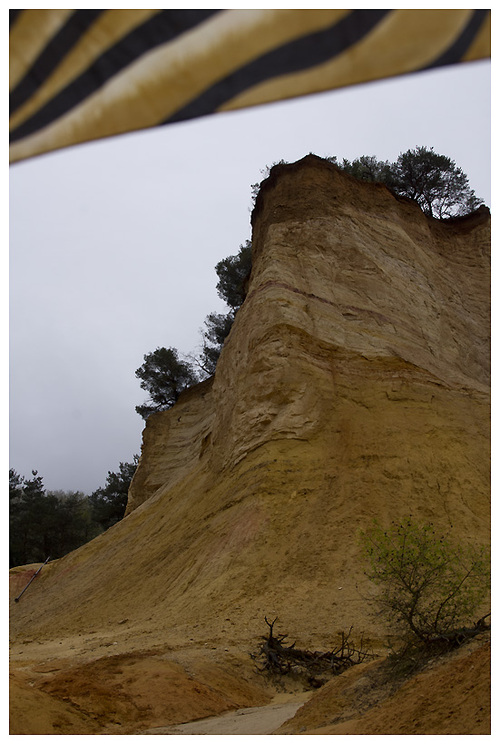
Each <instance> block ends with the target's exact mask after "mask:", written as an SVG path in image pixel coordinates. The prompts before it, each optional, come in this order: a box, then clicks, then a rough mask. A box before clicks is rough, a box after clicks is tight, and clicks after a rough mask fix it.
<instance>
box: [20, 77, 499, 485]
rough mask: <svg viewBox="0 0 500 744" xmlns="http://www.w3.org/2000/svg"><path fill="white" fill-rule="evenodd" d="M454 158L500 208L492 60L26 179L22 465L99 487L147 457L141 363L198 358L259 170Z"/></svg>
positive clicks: (104, 145)
mask: <svg viewBox="0 0 500 744" xmlns="http://www.w3.org/2000/svg"><path fill="white" fill-rule="evenodd" d="M418 145H426V146H429V147H430V146H432V147H434V148H435V150H436V152H438V153H440V154H444V155H447V156H449V157H451V158H452V159H454V160H455V161H456V163H457V165H459V166H460V167H461V168H463V170H464V171H465V173H466V174H467V175H468V176H469V180H470V184H471V186H472V188H473V189H474V190H475V191H476V194H477V196H479V197H481V198H483V199H484V201H485V202H486V204H487V205H488V206H490V204H491V201H490V199H491V192H490V158H491V155H490V63H489V62H475V63H471V64H467V65H460V66H458V67H453V68H445V69H443V70H441V71H432V72H426V73H420V74H415V75H412V76H406V77H404V78H397V79H395V80H389V81H383V82H378V83H372V84H368V85H362V86H357V87H354V88H350V89H346V90H339V91H333V92H331V93H326V94H320V95H315V96H309V97H307V98H302V99H297V100H294V101H288V102H284V103H276V104H270V105H267V106H264V107H259V108H255V109H248V110H244V111H240V112H232V113H226V114H218V115H215V116H212V117H207V118H203V119H198V120H194V121H190V122H185V123H180V124H175V125H170V126H167V127H162V128H158V129H155V130H148V131H147V132H142V133H136V134H130V135H124V136H121V137H118V138H114V139H109V140H106V141H101V142H98V143H92V144H87V145H81V146H78V147H75V148H70V149H67V150H64V151H61V152H58V153H54V154H49V155H44V156H41V157H39V158H36V159H33V160H30V161H28V162H22V163H19V164H15V165H13V166H11V168H10V247H11V253H10V414H11V430H10V466H11V467H13V468H15V469H16V470H17V472H19V473H20V474H22V475H25V476H29V475H30V474H31V470H33V469H36V470H38V472H39V474H40V475H42V476H43V478H44V483H45V485H46V487H47V488H48V489H63V490H81V491H84V492H85V493H91V492H92V491H93V490H95V489H96V488H97V487H99V486H101V485H104V483H105V480H106V475H107V472H108V470H112V471H114V470H116V469H117V468H118V465H119V463H120V462H125V461H126V462H129V461H131V459H132V456H133V455H134V454H135V453H139V452H140V447H141V433H142V429H143V424H144V422H143V420H142V419H141V418H140V416H139V415H138V414H137V413H136V412H135V406H136V405H138V404H140V403H143V402H144V401H145V399H146V393H145V392H144V391H142V390H141V388H140V386H139V380H137V378H136V377H135V374H134V372H135V370H136V369H137V368H138V367H139V366H140V365H141V364H142V362H143V357H144V354H146V353H148V352H150V351H153V350H154V349H155V348H157V347H158V346H175V347H176V348H178V349H179V351H180V352H181V353H183V354H188V353H189V352H193V351H196V350H197V349H198V347H199V345H200V329H201V328H202V327H203V321H204V319H205V317H206V315H207V314H208V313H209V312H211V311H213V310H216V311H219V312H225V311H226V309H227V308H226V307H225V305H224V304H223V303H222V301H221V300H220V299H219V298H218V296H217V293H216V290H215V285H216V282H217V276H216V274H215V271H214V266H215V264H216V263H217V261H219V260H220V259H221V258H225V257H226V256H229V255H232V254H235V253H236V252H237V251H238V248H239V246H240V244H241V243H243V242H244V241H245V240H247V239H248V238H250V237H251V234H250V206H251V191H250V185H251V184H252V183H255V182H256V181H260V180H261V179H262V176H261V173H260V171H261V169H263V168H265V166H266V165H268V164H271V163H272V162H274V161H276V160H280V159H281V158H283V159H285V160H287V161H294V160H298V159H300V158H301V157H303V156H304V155H306V154H307V153H309V152H314V153H316V154H317V155H337V156H338V157H339V158H343V157H346V158H349V159H352V158H355V157H357V156H359V155H363V154H367V155H375V156H376V157H377V158H379V159H383V160H386V159H387V160H395V159H396V158H397V156H398V155H399V153H400V152H402V151H405V150H407V149H409V148H413V147H415V146H418Z"/></svg>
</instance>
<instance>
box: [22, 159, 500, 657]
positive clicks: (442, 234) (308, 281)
mask: <svg viewBox="0 0 500 744" xmlns="http://www.w3.org/2000/svg"><path fill="white" fill-rule="evenodd" d="M489 246H490V218H489V212H488V210H486V209H484V210H480V211H479V212H477V213H475V214H474V215H472V216H470V217H468V218H464V219H460V220H455V221H450V222H446V223H441V222H439V221H437V220H433V219H429V218H427V217H426V216H425V215H424V214H423V213H422V212H421V210H420V209H419V207H418V206H417V205H415V204H413V203H411V202H409V201H407V200H401V199H397V198H395V197H394V196H393V195H392V194H391V193H390V192H389V191H388V190H387V189H386V188H385V187H384V186H377V185H373V184H367V183H361V182H358V181H356V180H354V179H353V178H351V177H350V176H348V175H346V174H343V173H341V172H340V171H338V170H337V169H336V168H335V166H333V165H331V164H329V163H327V162H325V161H323V160H321V159H319V158H316V157H314V156H308V157H307V158H305V159H304V160H302V161H300V162H298V163H296V164H292V165H286V166H277V167H276V168H274V169H273V171H272V172H271V176H270V178H269V179H268V180H267V181H266V182H264V184H263V187H262V189H261V192H260V195H259V197H258V200H257V204H256V208H255V210H254V214H253V250H254V256H253V268H252V275H251V278H250V282H249V287H248V295H247V298H246V300H245V302H244V304H243V305H242V307H241V308H240V310H239V311H238V313H237V316H236V320H235V323H234V325H233V328H232V330H231V333H230V335H229V338H228V339H227V341H226V344H225V347H224V349H223V351H222V355H221V357H220V360H219V363H218V365H217V371H216V374H215V376H214V378H213V379H212V380H210V381H207V382H205V383H203V384H201V385H199V386H197V387H195V388H193V389H191V390H189V391H187V392H186V393H185V394H184V395H183V396H181V399H180V400H179V401H178V403H177V404H176V405H175V407H174V408H172V409H171V410H169V411H166V412H164V413H161V414H156V415H154V416H152V417H150V418H149V419H148V422H147V426H146V429H145V432H144V442H143V449H142V455H141V460H140V464H139V467H138V470H137V472H136V475H135V477H134V480H133V483H132V486H131V489H130V494H129V505H128V516H127V517H126V518H125V519H124V520H122V521H121V522H120V523H118V524H117V525H115V526H114V527H113V528H112V529H111V530H108V531H107V532H106V533H105V534H104V535H101V536H100V537H99V538H97V539H96V540H94V541H92V542H91V543H89V544H88V545H85V546H83V547H82V548H80V549H79V550H78V551H75V552H74V553H72V554H70V555H69V556H65V558H63V559H61V561H59V562H58V563H57V565H55V566H54V567H53V568H52V570H51V571H50V572H49V571H47V572H46V574H45V577H42V579H41V580H40V582H39V583H38V584H37V586H36V587H35V588H34V589H33V592H32V594H31V597H32V599H31V604H30V605H29V606H28V605H27V604H26V605H25V606H23V607H18V608H17V609H16V612H17V613H18V614H17V616H16V621H15V627H16V629H17V630H16V632H24V631H23V628H24V629H26V628H30V627H31V626H32V625H33V623H35V622H36V627H37V632H38V633H39V634H41V633H45V634H47V635H51V634H52V635H56V636H57V634H58V633H69V632H70V630H68V629H74V630H72V631H71V632H75V633H76V632H77V630H78V629H79V628H81V627H85V628H86V629H87V631H88V629H89V628H102V627H106V628H109V627H117V624H118V623H120V622H121V621H122V619H123V618H124V617H125V618H127V619H128V623H129V625H128V626H127V627H130V628H131V629H135V630H134V632H136V633H137V634H139V633H141V634H146V635H147V637H148V638H153V637H154V633H156V637H158V633H160V634H161V637H162V638H163V637H164V638H167V639H168V638H188V639H189V638H191V639H194V640H195V641H196V640H198V641H199V642H201V639H207V638H210V639H211V640H212V639H215V645H216V646H217V644H219V643H224V640H223V639H224V638H226V637H227V634H228V632H229V631H230V634H231V637H232V638H235V637H238V638H240V639H241V640H242V642H243V643H244V644H247V643H249V640H248V639H250V638H254V637H255V636H258V635H259V633H260V632H262V631H264V630H265V628H262V627H261V626H262V624H263V617H264V615H267V616H268V617H271V616H272V617H274V616H275V615H279V618H280V623H281V625H280V629H281V628H282V629H283V630H284V632H287V633H290V634H291V637H292V636H293V638H299V639H300V642H301V643H302V644H304V645H310V647H321V646H322V645H323V644H326V646H327V647H328V644H330V642H331V638H332V633H335V632H336V631H337V630H338V629H348V628H349V627H350V626H351V625H354V627H355V629H356V632H362V631H365V632H369V633H371V634H374V635H376V634H377V633H379V637H382V634H383V633H384V634H385V630H383V629H381V628H378V627H377V623H376V621H374V620H373V618H372V617H371V614H370V609H369V606H368V605H367V602H366V596H367V594H369V591H370V589H369V587H368V586H367V583H366V579H365V577H364V564H363V561H362V559H361V557H360V548H359V543H358V531H359V529H363V528H366V527H367V526H368V525H369V523H370V522H371V520H372V519H373V518H374V517H376V518H378V519H379V520H381V521H382V522H383V523H387V524H388V523H390V522H391V521H392V520H397V519H402V518H404V517H407V516H408V515H409V514H412V515H413V516H414V517H416V518H418V519H422V520H432V521H433V522H434V524H435V525H436V526H438V527H439V528H442V529H443V530H445V531H446V532H450V531H451V533H452V537H455V538H457V539H459V540H462V541H464V542H466V541H474V542H479V543H486V542H488V540H489V524H490V522H489V514H490V512H489V467H490V459H489V457H490V456H489V350H488V339H489V306H490V304H489V276H490V273H489Z"/></svg>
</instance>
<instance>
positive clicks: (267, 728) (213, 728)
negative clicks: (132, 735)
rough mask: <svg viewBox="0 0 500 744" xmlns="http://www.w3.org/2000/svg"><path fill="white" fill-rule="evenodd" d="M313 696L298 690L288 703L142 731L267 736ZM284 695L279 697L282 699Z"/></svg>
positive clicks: (277, 703)
mask: <svg viewBox="0 0 500 744" xmlns="http://www.w3.org/2000/svg"><path fill="white" fill-rule="evenodd" d="M310 697H311V693H297V694H292V698H293V699H292V700H290V696H287V698H288V701H287V702H275V703H273V704H272V705H263V706H259V707H256V708H240V709H239V710H236V711H232V712H231V713H225V714H224V715H222V716H214V717H213V718H205V719H203V720H201V721H192V722H191V723H183V724H181V725H179V726H166V727H160V728H157V729H148V730H147V731H141V732H140V733H141V734H169V735H174V734H177V735H189V736H195V735H197V736H200V735H204V734H206V735H216V734H218V735H231V736H244V735H254V736H255V735H259V734H260V735H262V734H264V735H266V734H272V733H273V732H274V731H276V729H277V728H279V726H281V724H282V723H284V722H285V721H287V720H288V719H289V718H292V717H293V716H294V715H295V713H296V712H297V710H298V709H299V708H300V707H301V706H302V705H303V704H304V703H305V702H306V701H307V700H308V699H309V698H310ZM282 698H283V696H277V698H276V700H281V699H282Z"/></svg>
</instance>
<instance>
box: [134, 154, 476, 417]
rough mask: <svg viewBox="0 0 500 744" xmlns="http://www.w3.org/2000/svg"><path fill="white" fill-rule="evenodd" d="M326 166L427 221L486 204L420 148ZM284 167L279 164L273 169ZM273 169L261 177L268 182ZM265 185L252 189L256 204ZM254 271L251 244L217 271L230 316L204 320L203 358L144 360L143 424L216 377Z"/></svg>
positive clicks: (164, 352)
mask: <svg viewBox="0 0 500 744" xmlns="http://www.w3.org/2000/svg"><path fill="white" fill-rule="evenodd" d="M325 160H328V161H329V162H331V163H334V164H335V165H336V166H337V167H338V168H340V169H341V170H343V171H345V172H346V173H349V174H350V175H352V176H354V177H355V178H357V179H359V180H362V181H371V182H374V183H383V184H385V185H386V186H387V187H388V188H389V189H390V190H391V191H392V192H393V193H395V194H397V195H398V196H404V197H406V198H408V199H411V200H413V201H415V202H416V203H417V204H418V205H419V206H420V208H421V209H422V211H423V212H424V213H425V214H427V215H428V216H429V217H434V218H437V219H446V218H450V217H457V216H463V215H466V214H469V213H470V212H473V211H474V210H475V209H477V208H478V207H479V206H480V205H481V204H483V201H482V200H481V199H479V198H478V197H477V196H476V194H475V193H474V191H473V189H472V188H471V187H470V185H469V179H468V177H467V176H466V175H465V173H464V172H463V170H462V169H461V168H459V167H458V166H457V164H456V163H455V161H454V160H452V159H451V158H449V157H447V156H446V155H439V154H438V153H436V152H434V149H433V148H432V147H431V148H427V147H416V148H415V149H414V150H407V151H406V152H404V153H401V154H400V155H399V157H398V158H397V160H396V161H394V162H393V163H391V162H389V161H387V160H377V158H376V157H375V156H373V155H362V156H361V157H359V158H356V159H355V160H353V161H350V160H348V159H346V158H343V159H342V160H339V159H338V158H337V157H336V156H327V157H325ZM280 164H286V161H285V160H279V161H276V162H274V163H273V165H280ZM271 167H272V166H266V168H264V169H263V170H262V171H261V174H262V176H263V177H264V178H267V176H268V175H269V172H270V170H271ZM260 187H261V183H255V184H252V185H251V193H252V201H253V202H254V203H255V200H256V199H257V195H258V193H259V191H260ZM251 268H252V244H251V241H250V240H247V241H246V242H245V243H243V244H242V245H240V248H239V251H238V253H237V254H236V255H234V256H228V257H227V258H224V259H223V260H222V261H219V263H218V264H217V265H216V267H215V271H216V273H217V276H218V277H219V281H218V283H217V287H216V289H217V293H218V295H219V297H220V298H221V299H222V300H224V302H225V303H226V304H227V305H228V307H229V311H228V312H227V313H225V314H224V313H210V314H209V315H208V316H207V317H206V319H205V330H204V331H203V345H202V350H201V353H200V354H199V355H198V356H196V357H193V355H189V356H188V357H187V358H182V357H181V355H180V354H179V352H178V350H177V349H176V348H174V347H168V348H166V347H159V348H157V349H156V350H155V351H153V352H150V353H149V354H145V356H144V363H143V364H142V366H141V367H139V369H137V370H136V372H135V374H136V377H138V378H139V379H140V380H141V382H140V385H141V388H142V389H143V390H146V391H147V393H148V394H149V399H148V400H147V401H146V403H144V404H143V405H141V406H136V411H137V413H139V414H140V415H141V416H142V417H143V418H144V419H147V418H148V416H149V415H150V414H151V413H155V412H156V411H164V410H167V409H168V408H171V406H173V405H174V404H175V403H176V401H177V400H178V398H179V395H180V394H181V392H182V391H183V390H185V389H186V388H189V387H191V386H192V385H195V384H196V383H197V382H200V381H201V380H203V379H205V378H207V377H210V376H211V375H213V374H214V373H215V368H216V365H217V361H218V359H219V356H220V353H221V351H222V347H223V345H224V341H225V339H226V338H227V336H228V335H229V332H230V330H231V327H232V324H233V322H234V319H235V316H236V313H237V311H238V309H239V307H240V306H241V305H242V303H243V300H244V298H245V283H246V281H247V279H248V278H249V276H250V272H251Z"/></svg>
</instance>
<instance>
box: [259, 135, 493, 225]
mask: <svg viewBox="0 0 500 744" xmlns="http://www.w3.org/2000/svg"><path fill="white" fill-rule="evenodd" d="M325 160H328V161H330V163H334V164H335V165H337V166H338V167H339V168H340V169H341V170H343V171H346V172H347V173H350V174H351V175H352V176H354V177H355V178H357V179H359V180H360V181H372V182H375V183H384V184H385V185H386V186H387V187H388V188H390V189H391V190H392V191H394V193H396V194H398V195H400V196H406V197H408V198H409V199H413V200H414V201H416V202H417V204H418V205H419V206H420V208H421V209H422V211H423V212H425V214H427V215H429V216H430V217H437V218H438V219H444V218H446V217H458V216H462V215H466V214H470V212H473V211H474V210H475V209H477V208H478V207H479V206H480V205H481V204H483V201H482V200H481V199H479V198H478V197H477V196H476V194H475V193H474V191H473V190H472V189H471V187H470V185H469V179H468V178H467V176H466V175H465V173H464V172H463V170H462V169H461V168H459V167H458V166H457V164H456V163H455V161H454V160H452V159H451V158H449V157H447V156H446V155H439V154H438V153H437V152H434V148H433V147H431V148H427V147H416V148H415V149H414V150H407V151H406V152H402V153H400V155H399V157H398V159H397V160H396V161H395V162H394V163H391V162H389V161H388V160H377V158H376V157H375V156H374V155H361V156H360V157H359V158H355V160H353V161H350V160H347V158H343V160H342V161H340V160H339V159H338V158H337V157H336V156H328V157H326V158H325ZM279 163H284V161H283V160H280V161H279ZM273 165H276V163H274V164H273ZM271 167H272V166H271ZM271 167H269V166H268V167H266V168H265V169H264V170H262V171H261V173H262V174H263V176H264V177H265V178H267V176H268V175H269V172H270V170H271ZM251 188H252V198H253V201H254V202H255V199H256V197H257V194H258V192H259V189H260V184H252V187H251Z"/></svg>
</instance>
